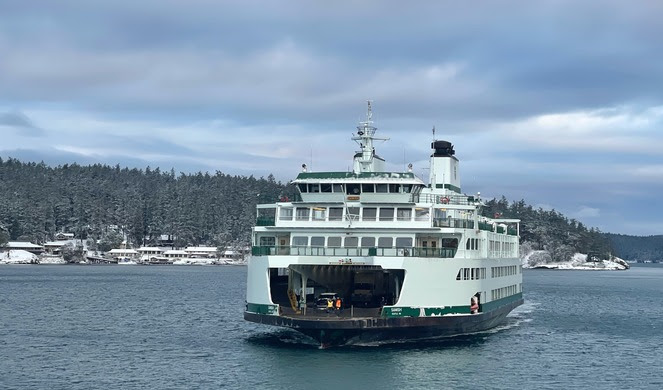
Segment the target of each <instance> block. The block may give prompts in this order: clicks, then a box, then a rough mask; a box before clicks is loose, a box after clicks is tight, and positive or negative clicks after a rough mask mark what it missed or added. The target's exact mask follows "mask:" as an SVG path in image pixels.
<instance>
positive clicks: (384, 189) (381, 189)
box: [375, 184, 389, 193]
mask: <svg viewBox="0 0 663 390" xmlns="http://www.w3.org/2000/svg"><path fill="white" fill-rule="evenodd" d="M388 190H389V187H388V185H387V184H376V185H375V192H380V193H386V192H387V191H388Z"/></svg>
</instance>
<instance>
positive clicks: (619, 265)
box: [522, 251, 629, 271]
mask: <svg viewBox="0 0 663 390" xmlns="http://www.w3.org/2000/svg"><path fill="white" fill-rule="evenodd" d="M522 264H523V268H546V269H561V270H589V271H619V270H625V269H628V268H629V265H628V263H626V261H624V260H622V259H620V258H619V257H613V258H612V260H602V261H598V262H594V261H590V262H588V261H587V255H586V254H583V253H576V254H574V255H573V257H572V258H571V259H570V260H568V261H561V262H553V261H552V259H551V257H550V253H548V252H547V251H532V252H530V253H528V254H526V255H525V256H523V257H522Z"/></svg>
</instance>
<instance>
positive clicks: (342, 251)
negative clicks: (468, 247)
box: [251, 246, 456, 258]
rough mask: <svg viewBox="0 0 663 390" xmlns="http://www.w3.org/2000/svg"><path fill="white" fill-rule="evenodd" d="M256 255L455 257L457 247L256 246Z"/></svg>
mask: <svg viewBox="0 0 663 390" xmlns="http://www.w3.org/2000/svg"><path fill="white" fill-rule="evenodd" d="M251 254H253V255H254V256H267V255H277V256H343V257H348V256H357V257H366V256H394V257H438V258H453V257H454V256H456V249H455V248H421V247H407V248H328V247H315V246H254V247H252V248H251Z"/></svg>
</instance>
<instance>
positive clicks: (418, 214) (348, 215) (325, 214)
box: [279, 206, 430, 221]
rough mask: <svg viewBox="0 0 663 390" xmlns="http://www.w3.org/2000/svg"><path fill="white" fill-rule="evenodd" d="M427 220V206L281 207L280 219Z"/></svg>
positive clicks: (428, 210) (428, 213) (428, 212)
mask: <svg viewBox="0 0 663 390" xmlns="http://www.w3.org/2000/svg"><path fill="white" fill-rule="evenodd" d="M413 215H414V220H415V221H428V220H429V216H430V209H429V208H421V207H417V208H414V213H413V209H412V208H402V207H398V208H394V207H324V206H315V207H281V208H280V209H279V220H281V221H292V220H293V218H294V220H295V221H348V220H352V221H357V220H359V219H361V220H362V221H393V220H394V217H395V218H396V221H411V220H412V216H413Z"/></svg>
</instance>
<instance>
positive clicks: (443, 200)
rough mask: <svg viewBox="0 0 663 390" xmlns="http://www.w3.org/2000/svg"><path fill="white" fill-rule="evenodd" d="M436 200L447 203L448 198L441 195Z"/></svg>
mask: <svg viewBox="0 0 663 390" xmlns="http://www.w3.org/2000/svg"><path fill="white" fill-rule="evenodd" d="M438 202H439V203H442V204H447V203H449V198H447V197H446V196H441V197H439V198H438Z"/></svg>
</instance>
